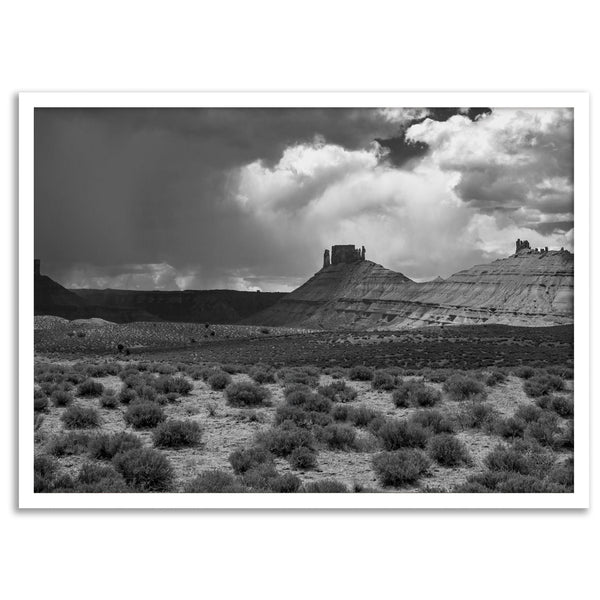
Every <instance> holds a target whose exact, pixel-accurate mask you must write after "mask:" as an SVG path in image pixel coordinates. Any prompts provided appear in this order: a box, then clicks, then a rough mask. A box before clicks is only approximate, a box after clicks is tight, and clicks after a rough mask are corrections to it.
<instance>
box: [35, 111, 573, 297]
mask: <svg viewBox="0 0 600 600" xmlns="http://www.w3.org/2000/svg"><path fill="white" fill-rule="evenodd" d="M572 220H573V122H572V113H571V112H570V111H568V110H558V109H547V110H545V109H538V110H532V109H527V110H516V109H492V110H490V109H420V108H390V109H301V108H298V109H234V108H232V109H222V108H214V109H198V108H189V109H106V108H105V109H36V115H35V252H36V256H37V257H38V258H40V259H41V260H42V270H43V272H44V273H46V274H48V275H50V276H51V277H53V278H55V279H56V280H58V281H59V282H61V283H63V284H64V285H67V286H71V287H116V288H124V289H125V288H131V289H136V288H137V289H210V288H234V289H263V290H284V291H285V290H290V289H293V288H294V287H296V286H297V285H299V284H300V283H302V282H303V281H304V280H305V279H306V278H307V277H308V276H310V275H312V274H313V273H314V272H315V271H316V270H318V268H319V267H320V261H321V257H322V251H323V248H325V247H326V246H330V245H331V244H335V243H355V244H358V245H363V244H364V245H365V246H366V247H367V258H369V259H371V260H374V261H375V262H379V263H381V264H383V265H384V266H387V267H389V268H392V269H396V270H400V271H402V272H404V273H405V274H406V275H408V276H409V277H412V278H415V279H419V280H423V279H428V278H432V277H435V276H436V275H442V276H447V275H449V274H451V273H452V272H455V271H457V270H459V269H462V268H466V267H468V266H470V265H472V264H474V263H476V262H481V261H486V260H490V259H493V258H498V257H500V256H504V255H507V254H509V253H510V252H511V251H512V248H513V244H514V239H516V238H517V237H521V238H523V239H529V240H530V242H531V243H532V245H539V246H544V245H547V246H551V247H554V246H565V247H569V248H570V247H572V240H573V226H572Z"/></svg>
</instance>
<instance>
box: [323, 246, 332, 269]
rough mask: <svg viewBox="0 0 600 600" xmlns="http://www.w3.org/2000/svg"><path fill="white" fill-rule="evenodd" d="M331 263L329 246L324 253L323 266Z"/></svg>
mask: <svg viewBox="0 0 600 600" xmlns="http://www.w3.org/2000/svg"><path fill="white" fill-rule="evenodd" d="M330 264H331V261H330V260H329V248H326V249H325V252H324V253H323V268H325V267H328V266H329V265H330Z"/></svg>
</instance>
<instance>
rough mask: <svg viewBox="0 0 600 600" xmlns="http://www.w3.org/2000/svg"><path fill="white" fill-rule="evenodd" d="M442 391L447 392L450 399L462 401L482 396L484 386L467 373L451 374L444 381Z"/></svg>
mask: <svg viewBox="0 0 600 600" xmlns="http://www.w3.org/2000/svg"><path fill="white" fill-rule="evenodd" d="M443 388H444V391H445V392H446V393H447V394H448V397H449V398H450V400H454V401H456V402H462V401H464V400H472V399H473V398H475V397H483V396H484V393H485V386H484V385H483V383H481V382H480V381H477V380H476V379H473V378H472V377H468V376H467V375H460V374H458V373H457V374H455V375H451V376H450V377H448V379H446V381H444V385H443Z"/></svg>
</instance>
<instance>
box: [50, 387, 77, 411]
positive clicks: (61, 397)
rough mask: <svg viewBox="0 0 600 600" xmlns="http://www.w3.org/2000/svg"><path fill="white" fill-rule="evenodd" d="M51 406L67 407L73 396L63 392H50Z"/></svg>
mask: <svg viewBox="0 0 600 600" xmlns="http://www.w3.org/2000/svg"><path fill="white" fill-rule="evenodd" d="M51 398H52V404H54V406H56V407H63V406H69V404H71V402H73V394H71V393H69V392H67V391H65V390H55V391H54V392H52V396H51Z"/></svg>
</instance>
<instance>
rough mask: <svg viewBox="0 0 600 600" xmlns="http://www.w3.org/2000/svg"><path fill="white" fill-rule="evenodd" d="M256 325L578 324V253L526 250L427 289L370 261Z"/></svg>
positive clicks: (314, 282) (327, 271) (310, 286)
mask: <svg viewBox="0 0 600 600" xmlns="http://www.w3.org/2000/svg"><path fill="white" fill-rule="evenodd" d="M251 322H253V323H260V324H264V325H273V326H275V325H295V326H300V325H301V326H303V327H313V328H326V329H336V328H347V329H401V328H407V327H422V326H424V325H445V324H471V325H472V324H481V323H500V324H506V325H521V326H547V325H563V324H568V323H572V322H573V255H572V254H570V253H568V252H554V251H551V252H542V253H539V252H538V253H536V252H534V251H532V250H521V251H520V252H518V253H517V254H515V255H513V256H510V257H508V258H505V259H500V260H496V261H494V262H493V263H491V264H487V265H477V266H474V267H472V268H470V269H467V270H465V271H460V272H459V273H456V274H454V275H452V276H451V277H449V278H448V279H446V280H441V279H439V278H438V279H436V280H435V281H432V282H427V283H416V282H414V281H412V280H410V279H408V278H407V277H405V276H404V275H402V274H401V273H396V272H394V271H390V270H388V269H385V268H383V267H382V266H381V265H377V264H375V263H373V262H371V261H363V262H359V263H354V264H338V265H331V266H328V267H324V268H323V269H321V271H319V272H318V273H317V274H316V275H314V276H313V277H312V278H311V279H309V280H308V281H307V282H306V283H305V284H304V285H302V286H301V287H300V288H298V289H297V290H295V291H294V292H292V293H291V294H288V295H287V296H286V297H284V298H283V299H282V300H280V301H279V302H278V303H277V304H275V305H274V306H272V307H271V308H269V309H267V310H266V311H263V312H262V313H259V314H257V315H254V316H253V317H252V318H251Z"/></svg>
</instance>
